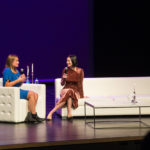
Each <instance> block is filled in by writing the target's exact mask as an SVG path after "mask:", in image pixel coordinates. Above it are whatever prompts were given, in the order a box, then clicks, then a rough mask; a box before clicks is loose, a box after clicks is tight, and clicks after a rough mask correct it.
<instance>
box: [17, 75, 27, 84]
mask: <svg viewBox="0 0 150 150" xmlns="http://www.w3.org/2000/svg"><path fill="white" fill-rule="evenodd" d="M25 80H26V76H25V74H22V75H20V77H19V78H18V82H22V83H23V82H24V81H25Z"/></svg>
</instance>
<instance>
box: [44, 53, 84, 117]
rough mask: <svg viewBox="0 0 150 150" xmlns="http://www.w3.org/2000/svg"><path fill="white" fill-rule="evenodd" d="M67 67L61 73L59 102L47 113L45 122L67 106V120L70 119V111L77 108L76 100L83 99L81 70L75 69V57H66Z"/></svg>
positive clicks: (82, 74)
mask: <svg viewBox="0 0 150 150" xmlns="http://www.w3.org/2000/svg"><path fill="white" fill-rule="evenodd" d="M66 63H67V67H66V68H65V69H64V70H63V72H62V78H61V85H62V86H64V87H63V89H62V90H61V93H60V100H59V101H58V102H57V104H56V106H55V107H54V108H53V109H52V110H51V111H50V112H49V114H48V116H47V120H52V115H53V113H54V112H56V110H58V109H59V108H61V107H63V106H64V105H65V104H66V105H67V110H68V115H67V118H68V119H69V120H70V119H72V113H71V109H72V107H73V108H77V107H78V99H79V98H83V97H84V93H83V78H84V71H83V69H81V68H79V67H77V57H76V56H74V55H70V56H68V57H67V62H66Z"/></svg>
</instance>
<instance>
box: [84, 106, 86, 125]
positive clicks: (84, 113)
mask: <svg viewBox="0 0 150 150" xmlns="http://www.w3.org/2000/svg"><path fill="white" fill-rule="evenodd" d="M84 115H85V118H84V119H85V124H86V103H84Z"/></svg>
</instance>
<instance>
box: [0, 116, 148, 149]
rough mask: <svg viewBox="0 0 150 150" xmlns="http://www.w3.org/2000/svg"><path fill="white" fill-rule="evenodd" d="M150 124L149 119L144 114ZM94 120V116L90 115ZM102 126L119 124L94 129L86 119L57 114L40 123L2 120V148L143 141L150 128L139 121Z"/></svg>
mask: <svg viewBox="0 0 150 150" xmlns="http://www.w3.org/2000/svg"><path fill="white" fill-rule="evenodd" d="M98 120H112V121H115V120H119V121H122V120H123V121H129V120H138V118H135V117H134V118H131V117H129V118H127V117H125V118H123V117H122V118H120V117H119V118H114V117H113V118H98ZM142 120H143V121H145V122H146V123H148V124H149V125H150V118H149V117H143V118H142ZM88 121H92V118H88ZM97 125H98V126H99V125H101V127H119V128H110V129H93V128H91V127H90V126H89V125H87V124H85V120H84V118H74V120H73V121H72V122H70V121H67V120H62V119H61V118H59V117H57V116H56V117H55V118H54V120H53V121H49V122H47V121H44V122H43V123H39V124H25V123H20V124H9V123H0V149H15V148H20V149H23V148H29V147H30V148H34V147H41V148H42V147H43V148H44V147H49V148H50V147H54V146H60V145H61V146H64V145H73V144H89V143H107V142H115V141H138V140H139V141H140V140H142V139H143V137H144V136H145V135H146V134H147V133H148V131H149V130H150V128H139V123H136V122H132V123H129V122H124V123H114V122H111V123H102V124H97Z"/></svg>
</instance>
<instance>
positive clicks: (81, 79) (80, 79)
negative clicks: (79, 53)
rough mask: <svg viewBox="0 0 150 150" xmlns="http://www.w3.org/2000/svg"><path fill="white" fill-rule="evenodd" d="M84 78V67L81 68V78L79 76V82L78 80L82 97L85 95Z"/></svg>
mask: <svg viewBox="0 0 150 150" xmlns="http://www.w3.org/2000/svg"><path fill="white" fill-rule="evenodd" d="M83 78H84V71H83V69H81V71H80V78H79V82H78V88H79V93H80V97H81V98H83V97H84V92H83Z"/></svg>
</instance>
